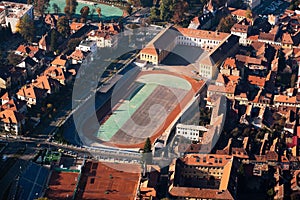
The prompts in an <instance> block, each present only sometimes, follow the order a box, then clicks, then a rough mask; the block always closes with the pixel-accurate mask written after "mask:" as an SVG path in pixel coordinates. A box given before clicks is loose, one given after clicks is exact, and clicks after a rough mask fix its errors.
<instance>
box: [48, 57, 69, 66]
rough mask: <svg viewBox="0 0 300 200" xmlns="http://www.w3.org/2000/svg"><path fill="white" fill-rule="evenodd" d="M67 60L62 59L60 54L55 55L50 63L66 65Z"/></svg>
mask: <svg viewBox="0 0 300 200" xmlns="http://www.w3.org/2000/svg"><path fill="white" fill-rule="evenodd" d="M66 64H67V60H65V59H62V58H61V56H57V57H56V58H55V59H54V60H53V61H52V62H51V65H59V66H66Z"/></svg>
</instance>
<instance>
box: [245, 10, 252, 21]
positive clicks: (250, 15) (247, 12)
mask: <svg viewBox="0 0 300 200" xmlns="http://www.w3.org/2000/svg"><path fill="white" fill-rule="evenodd" d="M246 17H247V18H248V19H253V13H252V10H250V9H249V8H248V9H247V10H246Z"/></svg>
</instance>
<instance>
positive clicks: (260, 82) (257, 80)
mask: <svg viewBox="0 0 300 200" xmlns="http://www.w3.org/2000/svg"><path fill="white" fill-rule="evenodd" d="M248 82H249V83H250V84H251V85H255V86H257V87H259V88H264V86H265V83H266V78H265V77H260V76H254V75H249V76H248Z"/></svg>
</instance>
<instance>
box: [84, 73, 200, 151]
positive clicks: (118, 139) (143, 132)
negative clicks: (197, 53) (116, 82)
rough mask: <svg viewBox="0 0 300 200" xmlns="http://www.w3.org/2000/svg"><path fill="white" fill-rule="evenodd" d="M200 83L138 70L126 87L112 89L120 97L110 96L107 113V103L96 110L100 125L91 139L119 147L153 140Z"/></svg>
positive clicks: (185, 104) (132, 145) (128, 146)
mask: <svg viewBox="0 0 300 200" xmlns="http://www.w3.org/2000/svg"><path fill="white" fill-rule="evenodd" d="M127 84H128V83H127ZM202 85H203V83H202V82H199V81H196V80H194V79H192V78H189V77H185V76H183V75H178V74H175V73H171V72H167V71H162V70H155V71H142V72H140V73H139V74H138V75H137V76H136V77H135V79H134V81H132V82H131V83H130V84H129V86H128V85H126V84H124V85H123V84H121V86H120V88H119V89H117V90H116V89H115V90H116V91H117V92H118V93H121V95H122V97H121V98H117V97H116V98H115V99H113V98H114V97H115V96H118V95H120V94H118V95H117V94H113V95H112V99H111V102H113V101H116V103H111V106H112V109H111V110H110V111H109V112H108V111H107V108H106V107H107V106H102V107H101V108H100V109H99V110H98V111H97V115H98V114H99V115H98V120H99V123H100V127H99V129H98V130H97V131H96V133H95V135H94V139H93V141H95V139H96V140H97V142H98V143H101V145H105V146H114V147H119V148H141V147H143V145H144V142H145V140H146V138H147V137H150V139H151V141H152V142H153V141H154V140H155V139H156V138H158V137H159V136H161V135H162V134H163V133H164V131H165V130H166V129H167V128H168V127H169V126H170V124H171V123H172V122H173V121H174V120H175V119H176V117H177V116H178V115H180V114H181V111H182V110H183V109H184V108H186V107H187V106H188V105H189V103H190V102H191V101H193V97H195V95H196V94H197V92H198V91H199V90H200V88H201V86H202ZM119 91H120V92H119ZM124 91H126V92H124ZM115 93H116V92H115ZM103 113H105V115H103ZM87 121H89V120H87ZM89 126H90V125H88V124H87V125H86V128H88V127H89Z"/></svg>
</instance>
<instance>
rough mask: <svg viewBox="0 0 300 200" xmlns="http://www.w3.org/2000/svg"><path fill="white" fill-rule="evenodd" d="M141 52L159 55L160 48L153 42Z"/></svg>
mask: <svg viewBox="0 0 300 200" xmlns="http://www.w3.org/2000/svg"><path fill="white" fill-rule="evenodd" d="M141 53H144V54H149V55H154V56H158V50H157V49H156V48H155V47H154V45H153V44H151V45H148V46H146V47H145V48H143V49H142V50H141Z"/></svg>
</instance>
